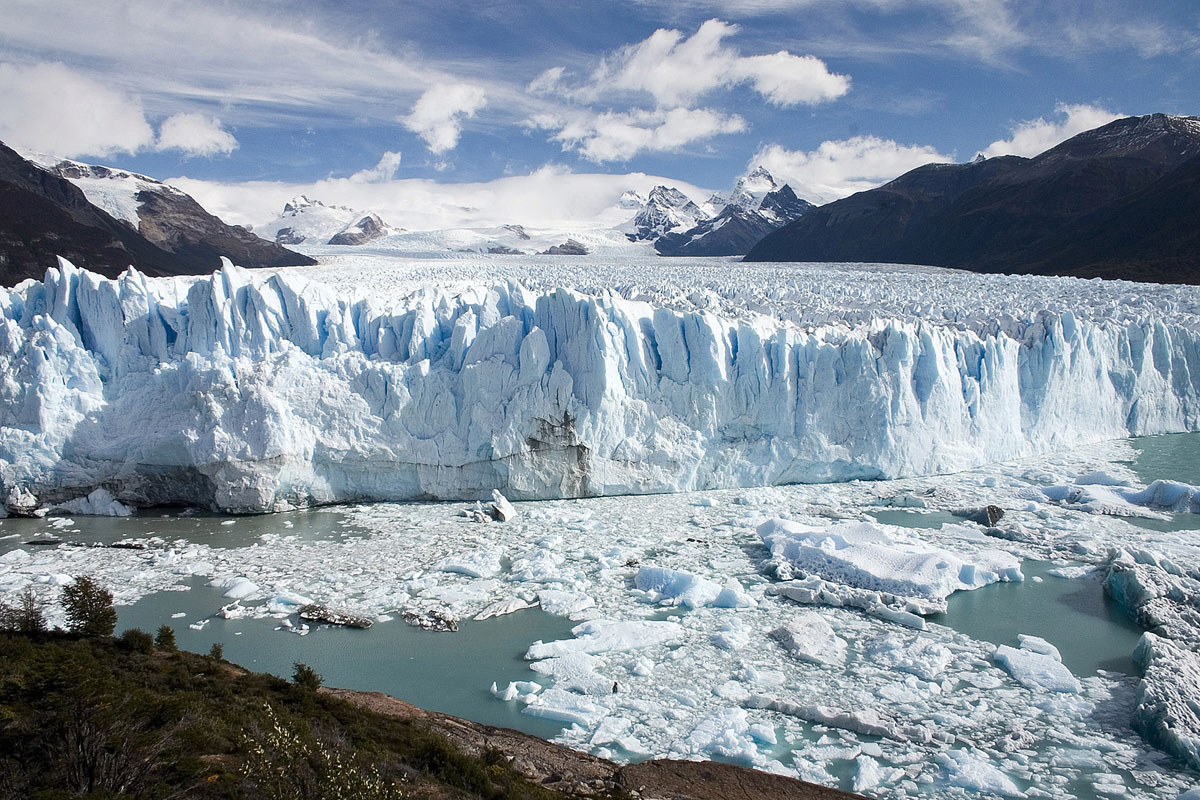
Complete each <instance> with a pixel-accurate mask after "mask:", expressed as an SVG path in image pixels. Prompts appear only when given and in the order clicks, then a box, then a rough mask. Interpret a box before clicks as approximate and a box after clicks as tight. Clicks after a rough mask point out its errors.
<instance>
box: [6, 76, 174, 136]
mask: <svg viewBox="0 0 1200 800" xmlns="http://www.w3.org/2000/svg"><path fill="white" fill-rule="evenodd" d="M0 97H3V98H4V102H3V103H0V139H3V140H4V141H5V142H8V143H9V144H12V145H15V146H17V147H18V148H24V149H29V150H39V151H43V152H47V153H51V154H53V155H58V156H68V157H76V156H101V157H104V156H111V155H113V154H114V153H120V152H125V153H134V152H137V151H138V150H141V149H142V148H145V147H149V146H151V145H152V144H153V143H154V131H153V129H152V128H151V127H150V123H149V122H147V121H146V114H145V112H144V111H143V110H142V105H141V103H140V102H139V101H138V100H137V99H136V98H133V97H130V96H129V95H126V94H124V93H122V92H118V91H114V90H112V89H110V88H108V87H107V86H105V85H104V84H102V83H99V82H98V81H95V80H92V79H91V78H88V77H86V76H84V75H81V74H79V73H77V72H75V71H74V70H71V69H70V68H68V67H66V66H65V65H63V64H59V63H43V64H35V65H32V66H15V65H12V64H0Z"/></svg>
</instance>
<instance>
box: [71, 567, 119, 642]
mask: <svg viewBox="0 0 1200 800" xmlns="http://www.w3.org/2000/svg"><path fill="white" fill-rule="evenodd" d="M62 605H63V610H64V611H65V612H66V613H67V630H69V631H70V632H71V633H74V634H77V635H79V636H88V637H102V636H112V634H113V631H114V630H116V628H117V610H116V609H115V608H113V596H112V592H110V591H108V590H107V589H105V588H103V587H102V586H100V584H98V583H96V582H95V581H94V580H92V579H91V578H89V577H87V576H86V575H81V576H79V577H78V578H76V579H75V581H74V583H71V584H70V585H68V586H64V587H63V591H62Z"/></svg>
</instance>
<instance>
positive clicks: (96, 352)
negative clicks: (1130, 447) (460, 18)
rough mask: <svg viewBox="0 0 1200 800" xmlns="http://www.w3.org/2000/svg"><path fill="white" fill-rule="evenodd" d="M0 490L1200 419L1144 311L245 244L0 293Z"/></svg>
mask: <svg viewBox="0 0 1200 800" xmlns="http://www.w3.org/2000/svg"><path fill="white" fill-rule="evenodd" d="M0 375H2V376H3V378H2V379H0V476H2V478H3V487H0V496H3V497H7V496H9V494H10V493H11V490H12V489H14V488H20V489H21V490H22V491H27V492H30V493H32V495H34V496H35V497H36V498H37V500H38V502H40V503H42V504H52V503H59V502H65V501H70V500H74V499H76V498H80V497H84V496H86V495H88V494H90V493H91V492H92V491H93V490H95V489H96V488H101V487H102V488H105V489H106V490H108V491H109V492H111V493H112V495H113V497H114V498H115V499H117V500H119V501H121V502H122V503H125V504H132V505H149V504H161V503H186V504H191V505H198V506H205V507H209V508H213V509H221V510H225V511H232V512H261V511H270V510H272V509H285V508H289V507H292V506H303V505H311V504H316V503H329V502H337V501H347V500H383V499H406V498H418V497H429V496H434V497H440V498H468V499H474V498H487V497H489V496H490V495H491V492H492V490H493V489H500V490H501V491H502V492H503V493H504V495H505V496H506V497H508V498H509V499H512V500H526V499H544V498H558V497H574V496H585V495H603V494H624V493H649V492H668V491H681V490H699V489H710V488H719V487H737V486H758V485H769V484H782V483H794V482H818V481H844V480H851V479H856V478H882V477H889V476H903V475H918V474H929V473H935V472H946V471H956V470H961V469H965V468H968V467H971V466H974V465H978V464H982V463H987V462H993V461H998V460H1004V459H1012V458H1016V457H1021V456H1028V455H1032V454H1035V453H1039V452H1044V451H1047V450H1050V449H1054V448H1062V447H1069V446H1072V445H1078V444H1082V443H1086V442H1092V441H1097V440H1103V439H1110V438H1117V437H1124V436H1128V435H1130V434H1148V433H1158V432H1167V431H1182V430H1192V429H1196V428H1197V427H1200V331H1198V330H1197V329H1196V328H1195V327H1194V326H1192V325H1189V324H1185V323H1184V322H1182V321H1181V322H1171V321H1170V320H1168V321H1167V322H1164V321H1162V320H1160V319H1159V318H1158V317H1156V316H1154V314H1153V313H1146V314H1142V315H1140V316H1135V315H1128V316H1125V317H1120V318H1117V317H1113V318H1110V319H1100V320H1095V319H1090V320H1089V319H1083V318H1077V317H1075V316H1074V315H1072V314H1071V313H1069V312H1063V313H1056V312H1049V311H1045V312H1038V313H1031V314H1030V315H1028V316H1027V317H1024V318H1022V319H1020V320H1014V319H1012V318H1007V320H1006V321H1005V322H1004V323H1003V324H1000V323H995V322H988V321H976V322H974V323H970V324H968V323H963V324H953V325H951V324H944V323H943V324H931V323H927V322H915V321H898V320H887V319H882V320H873V321H870V322H867V323H864V324H861V325H859V324H855V325H848V324H844V323H833V322H831V323H830V324H828V325H814V326H812V327H810V328H801V327H799V326H798V325H797V324H795V323H792V322H786V321H780V320H775V319H771V318H768V317H763V316H758V315H754V314H745V315H742V316H741V317H740V318H737V319H733V318H726V317H722V316H718V315H716V314H714V313H712V312H710V311H707V310H699V309H695V308H692V309H689V308H680V309H671V308H664V307H654V306H652V305H649V304H647V303H643V302H637V301H631V300H627V299H624V298H622V297H619V296H617V295H616V294H614V293H605V292H596V293H593V294H590V295H589V294H583V293H579V292H575V291H570V290H567V289H547V290H545V291H533V290H530V289H527V288H524V287H522V286H520V285H517V284H514V283H509V284H505V285H498V286H494V287H491V288H484V287H480V288H478V289H471V290H467V291H456V292H451V291H446V290H441V289H421V290H418V291H415V292H413V293H412V294H409V295H407V296H396V297H386V296H385V297H378V296H368V297H363V296H359V297H346V296H339V295H337V294H335V293H334V292H333V291H332V290H331V289H330V288H328V287H327V286H325V285H323V284H318V283H315V282H310V281H307V280H305V279H304V278H302V277H300V276H297V275H294V274H293V275H289V274H274V275H269V276H268V275H263V274H261V273H251V272H247V271H244V270H241V269H239V268H236V267H234V266H232V265H229V264H226V266H225V267H224V268H222V269H221V270H219V271H217V272H215V273H213V274H212V275H210V276H205V277H202V278H199V279H188V278H179V279H149V278H146V277H145V276H144V275H142V274H140V273H138V272H136V271H129V272H126V273H125V274H124V275H122V276H121V277H120V278H119V279H117V280H107V279H104V278H100V277H98V276H96V275H94V274H92V273H89V272H84V271H81V270H79V269H76V268H75V267H73V266H71V265H70V264H69V263H66V262H63V263H61V264H60V266H59V267H57V268H54V269H51V270H48V271H47V273H46V275H45V279H44V280H43V281H41V282H28V283H26V284H24V285H22V286H21V287H18V288H16V289H13V290H6V291H3V292H0Z"/></svg>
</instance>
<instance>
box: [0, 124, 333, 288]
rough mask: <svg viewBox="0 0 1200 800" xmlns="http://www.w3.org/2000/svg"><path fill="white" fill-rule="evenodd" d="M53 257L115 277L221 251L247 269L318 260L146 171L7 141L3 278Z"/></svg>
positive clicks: (0, 188)
mask: <svg viewBox="0 0 1200 800" xmlns="http://www.w3.org/2000/svg"><path fill="white" fill-rule="evenodd" d="M73 181H78V182H79V183H82V184H83V186H82V187H81V186H80V185H77V184H76V183H75V182H73ZM89 193H90V194H89ZM93 198H95V199H96V201H95V202H94V201H93ZM56 256H63V257H64V258H67V259H69V260H71V261H74V262H76V263H79V264H84V265H87V266H88V267H89V268H90V269H92V270H94V271H96V272H98V273H100V274H103V275H106V276H109V277H116V276H117V275H119V274H120V273H121V272H123V271H124V270H125V269H126V268H128V267H129V266H134V267H137V268H138V269H139V270H141V271H142V272H144V273H146V274H148V275H152V276H166V275H188V274H203V273H207V272H212V271H213V270H214V269H217V268H218V267H220V265H221V262H220V256H227V257H228V258H230V259H231V260H233V261H235V262H237V263H238V264H241V265H244V266H248V267H274V266H285V265H292V264H313V263H316V262H315V261H313V260H312V259H310V258H308V257H307V256H302V255H299V254H298V253H293V252H291V251H290V250H287V249H285V248H283V247H280V246H279V245H277V244H274V243H271V242H266V241H263V240H262V239H259V238H258V237H257V236H255V235H254V234H252V233H250V232H249V231H247V230H245V229H244V228H238V227H235V226H231V225H226V224H225V223H223V222H221V220H219V219H217V218H216V217H214V216H213V215H211V214H209V213H207V212H206V211H205V210H204V209H203V208H201V207H200V205H199V204H198V203H196V201H195V200H193V199H192V198H191V197H189V196H188V195H187V194H184V193H183V192H180V191H178V190H177V189H173V188H171V187H168V186H166V185H164V184H162V183H159V182H158V181H155V180H153V179H151V178H147V177H146V176H143V175H134V174H132V173H125V172H119V171H116V170H109V169H108V168H106V167H94V166H91V165H87V164H78V163H76V162H70V161H63V162H57V163H56V164H55V165H54V166H52V167H49V168H48V167H46V166H45V165H41V164H37V163H34V162H32V161H29V160H26V159H25V158H23V157H22V156H21V155H20V154H19V153H17V152H16V151H14V150H12V149H10V148H8V147H5V146H4V145H2V144H0V282H3V284H4V285H8V286H11V285H14V284H16V283H18V282H20V281H22V280H24V279H25V278H40V277H41V276H42V274H43V273H44V272H45V271H46V268H47V267H51V266H54V264H55V257H56Z"/></svg>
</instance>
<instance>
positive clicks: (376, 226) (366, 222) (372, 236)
mask: <svg viewBox="0 0 1200 800" xmlns="http://www.w3.org/2000/svg"><path fill="white" fill-rule="evenodd" d="M391 232H392V229H391V228H390V227H388V224H387V223H386V222H384V221H383V220H381V219H380V218H379V215H378V214H367V215H366V216H364V217H363V218H362V219H360V220H358V221H357V222H352V223H350V224H349V225H347V226H346V227H345V228H342V229H341V230H340V231H338V232H337V233H335V234H334V235H333V236H332V237H330V239H329V244H340V245H358V244H366V243H367V242H372V241H375V240H376V239H379V238H380V237H383V236H387V235H388V234H389V233H391Z"/></svg>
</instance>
